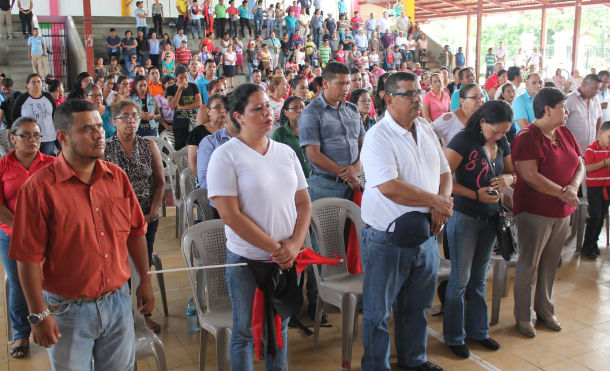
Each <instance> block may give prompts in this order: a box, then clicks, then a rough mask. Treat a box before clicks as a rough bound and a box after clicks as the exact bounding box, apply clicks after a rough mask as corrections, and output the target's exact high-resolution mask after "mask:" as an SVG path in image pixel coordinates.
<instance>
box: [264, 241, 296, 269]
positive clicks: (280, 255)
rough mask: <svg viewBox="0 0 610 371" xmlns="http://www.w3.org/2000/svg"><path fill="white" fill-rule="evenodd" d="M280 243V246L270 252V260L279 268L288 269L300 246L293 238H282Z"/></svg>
mask: <svg viewBox="0 0 610 371" xmlns="http://www.w3.org/2000/svg"><path fill="white" fill-rule="evenodd" d="M280 245H281V247H280V248H279V249H277V250H275V252H274V253H273V254H271V260H273V262H275V263H277V265H279V266H280V269H288V268H290V267H292V264H293V262H294V259H296V257H297V256H298V255H299V250H300V249H301V246H300V244H298V243H296V241H295V240H293V239H287V240H282V241H280Z"/></svg>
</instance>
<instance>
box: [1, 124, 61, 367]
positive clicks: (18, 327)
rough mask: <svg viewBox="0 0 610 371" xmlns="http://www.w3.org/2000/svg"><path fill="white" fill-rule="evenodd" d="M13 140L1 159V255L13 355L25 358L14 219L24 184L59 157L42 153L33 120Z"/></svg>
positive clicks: (24, 309)
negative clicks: (13, 247) (13, 250)
mask: <svg viewBox="0 0 610 371" xmlns="http://www.w3.org/2000/svg"><path fill="white" fill-rule="evenodd" d="M10 139H11V142H12V143H13V146H14V147H15V150H14V151H12V152H11V153H9V154H8V155H7V156H6V157H4V158H2V159H0V177H1V179H2V182H0V254H2V264H3V265H4V271H5V272H6V276H7V279H8V283H9V287H10V296H9V297H8V298H7V300H8V303H9V315H10V317H11V325H12V328H13V345H12V347H11V350H10V355H11V356H12V357H13V358H23V357H25V356H26V354H27V352H28V349H29V347H30V344H29V340H28V339H29V337H30V324H29V322H28V321H27V320H26V317H27V315H28V306H27V303H26V302H25V297H24V296H23V291H22V290H21V284H20V283H19V276H18V275H17V263H16V261H15V260H13V259H10V258H9V257H8V250H9V246H10V244H11V235H12V225H13V216H14V212H15V205H16V203H17V191H18V190H19V188H20V187H21V185H22V184H23V183H25V181H26V180H27V179H28V178H29V177H30V176H32V175H33V174H34V173H36V172H37V171H38V170H40V169H42V168H43V167H45V166H46V165H48V164H50V163H52V162H53V161H55V157H52V156H47V155H45V154H43V153H42V152H40V151H39V149H40V140H41V134H40V126H39V125H38V123H37V122H36V120H35V119H33V118H32V117H29V116H23V117H20V118H18V119H17V120H16V121H15V122H14V123H13V125H12V127H11V136H10Z"/></svg>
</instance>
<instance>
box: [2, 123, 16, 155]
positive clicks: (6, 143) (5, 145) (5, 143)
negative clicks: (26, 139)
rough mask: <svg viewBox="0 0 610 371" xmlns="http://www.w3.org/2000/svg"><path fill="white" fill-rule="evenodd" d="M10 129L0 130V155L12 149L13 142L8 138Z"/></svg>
mask: <svg viewBox="0 0 610 371" xmlns="http://www.w3.org/2000/svg"><path fill="white" fill-rule="evenodd" d="M10 134H11V129H2V130H0V157H4V156H6V155H8V154H9V153H10V152H11V151H12V150H13V143H11V140H10V138H9V136H10Z"/></svg>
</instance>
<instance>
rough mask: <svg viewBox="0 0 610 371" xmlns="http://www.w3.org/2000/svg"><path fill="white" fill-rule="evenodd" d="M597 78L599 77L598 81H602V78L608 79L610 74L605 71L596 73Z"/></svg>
mask: <svg viewBox="0 0 610 371" xmlns="http://www.w3.org/2000/svg"><path fill="white" fill-rule="evenodd" d="M597 76H599V78H600V79H603V78H604V77H610V72H608V71H607V70H601V71H599V72H598V73H597Z"/></svg>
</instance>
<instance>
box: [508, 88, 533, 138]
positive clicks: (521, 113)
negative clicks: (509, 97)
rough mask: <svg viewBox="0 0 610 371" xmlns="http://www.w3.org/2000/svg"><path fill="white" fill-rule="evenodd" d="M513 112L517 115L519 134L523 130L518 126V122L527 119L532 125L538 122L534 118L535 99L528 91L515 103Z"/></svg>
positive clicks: (516, 129) (515, 122)
mask: <svg viewBox="0 0 610 371" xmlns="http://www.w3.org/2000/svg"><path fill="white" fill-rule="evenodd" d="M513 112H514V113H515V121H514V123H513V125H514V126H515V132H516V133H518V132H519V130H521V128H520V127H519V124H517V120H522V119H527V121H528V122H529V123H530V124H531V123H532V122H534V120H536V117H535V116H534V98H532V97H530V95H529V93H528V92H527V90H526V91H525V93H523V94H521V95H520V96H518V97H517V98H515V100H514V101H513Z"/></svg>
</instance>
